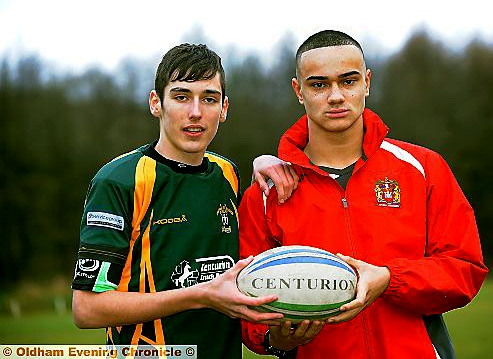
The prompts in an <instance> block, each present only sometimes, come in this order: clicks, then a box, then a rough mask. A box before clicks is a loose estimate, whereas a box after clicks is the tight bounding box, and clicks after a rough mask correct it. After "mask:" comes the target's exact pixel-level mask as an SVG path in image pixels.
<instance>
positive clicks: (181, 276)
mask: <svg viewBox="0 0 493 359" xmlns="http://www.w3.org/2000/svg"><path fill="white" fill-rule="evenodd" d="M234 265H235V262H234V260H233V258H231V257H230V256H227V255H226V256H218V257H207V258H196V259H195V260H194V261H191V262H189V261H187V260H182V261H181V262H180V263H179V264H178V265H177V266H176V267H175V269H174V271H173V273H172V274H171V280H172V281H173V283H174V285H175V286H176V287H177V288H186V287H190V286H192V285H195V284H198V283H203V282H207V281H210V280H212V279H214V278H216V277H217V276H219V275H221V274H222V273H224V272H225V271H227V270H228V269H229V268H232V267H233V266H234Z"/></svg>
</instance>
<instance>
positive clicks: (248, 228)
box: [238, 184, 278, 354]
mask: <svg viewBox="0 0 493 359" xmlns="http://www.w3.org/2000/svg"><path fill="white" fill-rule="evenodd" d="M272 192H275V191H272ZM270 196H277V194H276V193H270ZM238 215H239V223H240V258H246V257H248V256H249V255H254V256H255V255H257V254H259V253H261V252H264V251H266V250H268V249H270V248H273V247H276V246H278V244H277V242H276V241H275V240H273V239H272V237H271V236H270V235H269V231H268V226H267V222H266V219H265V209H264V199H263V194H262V192H261V190H260V187H259V186H258V184H253V185H252V186H250V187H249V188H248V189H247V190H246V191H245V194H244V196H243V198H242V200H241V203H240V207H239V209H238ZM241 326H242V339H243V343H244V344H245V345H246V346H247V347H248V348H249V349H250V350H252V351H254V352H256V353H258V354H267V353H266V352H265V350H264V348H263V346H262V342H263V340H264V335H265V332H266V331H267V329H269V328H268V326H267V325H264V324H257V323H252V322H248V321H245V320H242V322H241Z"/></svg>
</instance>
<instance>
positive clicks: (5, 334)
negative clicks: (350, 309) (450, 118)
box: [0, 280, 493, 359]
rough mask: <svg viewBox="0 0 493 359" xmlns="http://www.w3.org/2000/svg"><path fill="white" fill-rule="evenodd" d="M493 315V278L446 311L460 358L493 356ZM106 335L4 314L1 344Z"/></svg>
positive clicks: (52, 317)
mask: <svg viewBox="0 0 493 359" xmlns="http://www.w3.org/2000/svg"><path fill="white" fill-rule="evenodd" d="M492 319H493V281H491V280H490V281H488V282H486V283H485V285H484V286H483V288H482V289H481V291H480V292H479V294H478V296H477V297H476V298H475V299H474V301H473V302H472V303H471V304H469V305H468V306H467V307H465V308H462V309H459V310H455V311H452V312H449V313H447V314H446V315H445V320H446V322H447V325H448V328H449V331H450V335H451V336H452V340H453V342H454V346H455V348H456V351H457V357H458V358H459V359H485V358H491V357H492V353H493V341H491V340H489V336H490V333H491V328H492V323H491V322H492ZM104 339H105V333H104V330H103V329H97V330H87V329H86V330H80V329H77V328H76V327H75V326H74V324H73V323H72V317H71V315H70V313H67V314H63V315H56V314H53V313H49V314H47V313H39V314H31V315H25V316H22V317H20V318H13V317H11V316H5V315H4V316H0V343H1V344H101V343H104ZM243 357H244V358H245V359H258V358H269V357H266V356H263V357H261V356H257V355H255V354H253V353H251V352H250V351H248V350H247V349H246V348H245V349H244V355H243Z"/></svg>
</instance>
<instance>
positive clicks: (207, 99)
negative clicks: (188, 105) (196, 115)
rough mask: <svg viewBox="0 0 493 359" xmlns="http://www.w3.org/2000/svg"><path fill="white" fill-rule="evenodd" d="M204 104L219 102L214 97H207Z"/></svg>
mask: <svg viewBox="0 0 493 359" xmlns="http://www.w3.org/2000/svg"><path fill="white" fill-rule="evenodd" d="M204 102H205V103H217V102H218V100H217V99H216V98H214V97H206V98H204Z"/></svg>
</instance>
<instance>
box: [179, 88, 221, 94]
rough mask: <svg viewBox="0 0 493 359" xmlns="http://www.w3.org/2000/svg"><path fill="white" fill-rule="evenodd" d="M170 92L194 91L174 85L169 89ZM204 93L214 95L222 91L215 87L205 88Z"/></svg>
mask: <svg viewBox="0 0 493 359" xmlns="http://www.w3.org/2000/svg"><path fill="white" fill-rule="evenodd" d="M169 91H170V92H181V93H192V91H190V89H187V88H186V87H173V88H171V89H170V90H169ZM204 93H206V94H212V95H219V96H220V95H221V94H222V93H221V91H218V90H214V89H205V90H204Z"/></svg>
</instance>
